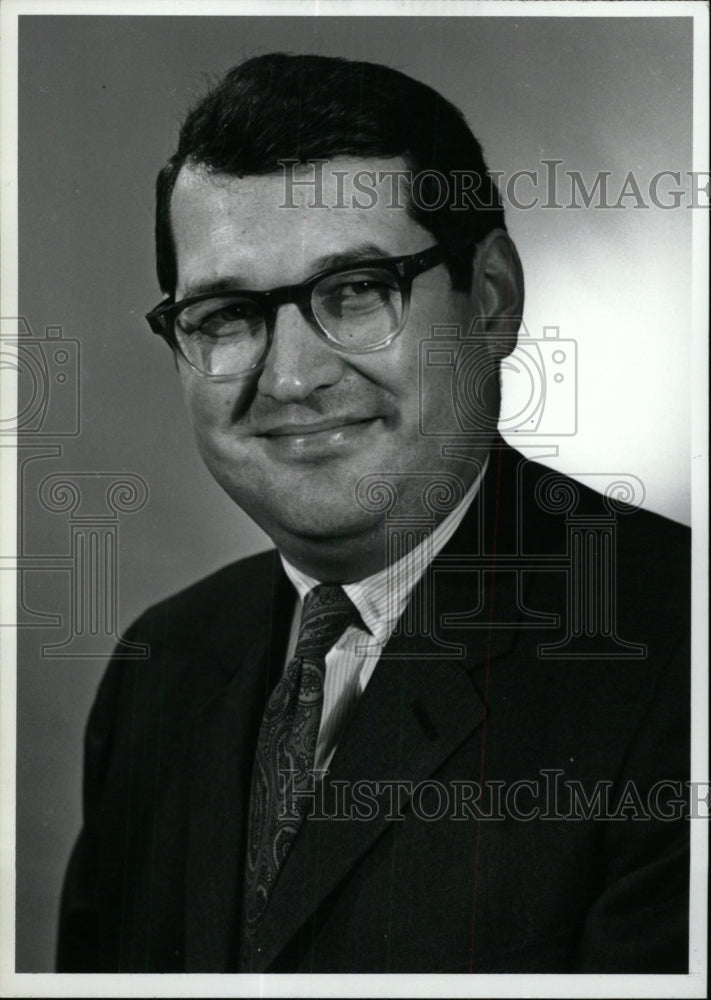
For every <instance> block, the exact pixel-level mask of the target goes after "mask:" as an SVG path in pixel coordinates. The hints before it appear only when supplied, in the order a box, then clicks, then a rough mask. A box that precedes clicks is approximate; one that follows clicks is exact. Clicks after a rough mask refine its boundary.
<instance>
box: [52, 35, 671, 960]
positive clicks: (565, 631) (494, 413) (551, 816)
mask: <svg viewBox="0 0 711 1000" xmlns="http://www.w3.org/2000/svg"><path fill="white" fill-rule="evenodd" d="M443 190H444V191H446V195H445V196H444V197H443V196H442V191H443ZM157 194H158V205H157V226H156V234H157V257H158V274H159V281H160V284H161V287H162V289H163V291H164V293H165V295H166V296H167V298H166V300H165V302H164V303H162V304H161V305H160V306H158V307H157V308H156V309H155V310H153V312H152V313H151V314H149V321H150V323H151V326H152V327H153V329H154V330H155V331H156V332H158V333H160V334H162V335H163V336H164V337H165V338H166V339H167V341H168V342H169V344H170V345H171V347H172V348H173V349H174V352H175V358H176V364H177V368H178V372H179V375H180V378H181V381H182V385H183V389H184V393H185V398H186V402H187V406H188V410H189V412H190V416H191V419H192V422H193V426H194V428H195V433H196V437H197V441H198V446H199V448H200V452H201V454H202V456H203V458H204V460H205V462H206V464H207V466H208V468H209V469H210V471H211V472H212V474H213V476H214V477H215V479H216V480H217V481H218V482H219V483H220V485H221V486H222V487H223V488H224V489H225V490H226V491H227V493H228V494H229V495H230V496H231V497H232V498H233V499H234V500H235V502H236V503H238V504H239V506H241V507H242V508H243V509H244V510H245V511H246V512H247V513H248V514H249V515H250V516H251V517H252V518H253V519H254V520H255V521H256V522H257V523H258V524H259V525H260V526H261V527H262V528H263V529H264V530H265V531H266V532H267V533H268V534H269V535H270V537H271V538H272V539H273V541H274V543H275V545H276V551H275V552H269V553H265V554H262V555H259V556H256V557H254V558H252V559H248V560H245V561H243V562H241V563H238V564H236V565H232V566H228V567H226V568H225V569H223V570H221V571H220V572H218V573H216V574H214V575H213V576H211V577H210V578H208V579H207V580H204V581H202V582H200V583H198V584H196V585H195V586H194V587H191V588H190V589H188V590H187V591H184V592H183V593H181V594H178V595H177V596H175V597H173V598H171V599H170V600H168V601H165V602H163V603H162V604H159V605H157V606H156V607H154V608H152V609H151V610H149V611H148V612H146V614H145V615H143V616H142V617H141V618H140V619H139V621H138V622H137V623H136V624H135V625H134V627H133V628H132V629H131V631H130V635H129V638H130V639H131V640H132V641H136V642H142V643H145V644H146V645H147V647H148V648H149V656H148V659H147V660H146V661H142V662H141V661H139V662H138V663H131V662H129V661H122V660H121V659H119V658H118V657H117V658H115V659H114V661H113V662H112V664H111V665H110V666H109V669H108V671H107V673H106V676H105V678H104V680H103V683H102V685H101V688H100V690H99V693H98V696H97V699H96V702H95V705H94V708H93V710H92V714H91V717H90V720H89V725H88V729H87V736H86V775H85V803H84V804H85V818H84V828H83V830H82V833H81V836H80V838H79V841H78V843H77V846H76V848H75V851H74V853H73V856H72V859H71V862H70V866H69V871H68V874H67V879H66V883H65V888H64V893H63V900H62V913H61V921H60V938H59V958H58V968H59V969H60V970H63V971H72V970H85V971H106V972H125V971H149V972H160V971H196V972H199V971H212V972H225V971H227V972H230V971H231V972H235V971H241V972H248V971H266V972H284V971H297V972H566V971H578V972H680V971H685V970H686V967H687V943H686V942H687V930H686V908H687V890H688V878H689V869H688V856H687V846H688V835H687V830H686V826H685V824H684V822H683V808H682V807H683V789H684V786H683V781H684V779H685V777H686V775H687V770H688V628H689V621H688V594H687V589H688V588H687V577H688V541H687V539H686V537H685V536H686V532H685V531H684V530H683V529H681V528H680V527H679V526H677V525H674V524H672V523H671V522H668V521H665V520H664V519H662V518H659V517H656V516H654V515H651V514H649V513H646V512H643V511H635V510H633V508H631V507H627V506H626V505H624V504H621V503H619V502H618V501H617V500H615V498H614V496H605V497H602V496H598V495H597V494H594V493H592V492H591V491H590V490H587V489H585V488H584V487H582V486H581V485H579V484H576V483H573V482H572V480H569V479H567V478H566V477H564V476H561V475H558V474H556V473H553V472H551V470H548V469H545V468H544V467H542V466H540V465H537V464H536V463H535V462H531V461H527V460H526V459H525V458H524V457H523V456H522V455H520V454H519V453H518V452H515V451H514V450H513V449H511V448H509V447H508V446H507V445H506V444H505V443H504V442H503V440H502V439H501V438H500V437H499V436H498V434H497V432H496V423H497V417H498V415H499V407H500V391H499V371H500V366H501V363H502V361H503V359H504V358H505V357H506V356H507V355H508V354H509V353H510V352H511V351H512V349H513V347H514V346H515V340H516V332H517V329H518V325H519V322H520V316H521V312H522V307H523V280H522V273H521V266H520V263H519V260H518V256H517V253H516V250H515V247H514V245H513V243H512V241H511V240H510V238H509V236H508V234H507V231H506V228H505V224H504V219H503V211H502V209H501V204H500V201H499V196H498V192H497V191H496V189H495V187H494V186H493V185H492V183H491V181H490V179H489V177H488V175H487V172H486V167H485V164H484V161H483V158H482V153H481V149H480V147H479V144H478V143H477V141H476V140H475V139H474V137H473V136H472V134H471V132H470V131H469V129H468V127H467V125H466V124H465V122H464V120H463V118H462V116H461V115H460V114H459V112H458V111H456V109H454V108H453V107H452V106H451V105H450V104H449V103H448V102H447V101H445V100H444V99H443V98H442V97H441V96H439V95H438V94H436V93H435V92H434V91H432V90H431V89H429V88H428V87H425V86H424V85H422V84H419V83H417V82H415V81H413V80H411V79H409V78H407V77H405V76H403V75H402V74H400V73H397V72H395V71H393V70H390V69H386V68H385V67H382V66H373V65H369V64H365V63H349V62H346V61H343V60H337V59H324V58H317V57H311V56H309V57H292V56H284V55H268V56H262V57H259V58H257V59H253V60H250V61H248V62H246V63H244V64H243V65H241V66H239V67H237V68H236V69H235V70H233V71H232V72H231V73H229V74H228V75H227V76H226V78H225V79H224V80H223V81H222V83H221V84H220V85H219V86H217V87H216V88H215V89H214V90H213V91H212V92H211V93H210V94H208V96H207V97H206V98H205V99H204V100H203V101H202V102H201V103H200V104H199V105H198V106H197V108H196V109H195V110H194V111H192V112H191V114H190V115H189V116H188V118H187V120H186V122H185V124H184V126H183V129H182V132H181V136H180V141H179V145H178V150H177V152H176V154H175V155H174V156H173V157H172V158H171V160H170V161H169V162H168V164H167V165H166V167H165V168H164V169H163V170H162V172H161V174H160V175H159V180H158V189H157ZM332 626H333V627H332Z"/></svg>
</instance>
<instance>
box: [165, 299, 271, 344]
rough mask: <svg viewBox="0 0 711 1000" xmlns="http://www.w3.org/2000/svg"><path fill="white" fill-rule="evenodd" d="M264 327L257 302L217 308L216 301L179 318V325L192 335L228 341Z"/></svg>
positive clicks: (199, 305)
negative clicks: (226, 339) (228, 338)
mask: <svg viewBox="0 0 711 1000" xmlns="http://www.w3.org/2000/svg"><path fill="white" fill-rule="evenodd" d="M261 324H262V313H261V310H260V308H259V306H258V305H257V304H256V303H255V302H247V301H242V302H227V303H225V304H224V305H220V306H219V307H217V308H215V304H214V303H213V302H209V303H199V304H198V306H197V307H194V308H192V309H190V308H189V309H186V310H185V313H183V314H181V316H179V317H178V325H179V326H180V328H181V329H182V330H183V332H184V333H186V334H188V335H189V336H195V335H196V334H200V335H201V336H203V337H213V338H224V337H236V336H250V335H253V334H254V333H256V332H257V331H258V330H259V329H260V328H261Z"/></svg>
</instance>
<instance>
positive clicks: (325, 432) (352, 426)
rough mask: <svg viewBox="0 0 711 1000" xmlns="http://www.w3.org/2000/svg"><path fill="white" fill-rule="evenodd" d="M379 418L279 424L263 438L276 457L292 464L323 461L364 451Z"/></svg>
mask: <svg viewBox="0 0 711 1000" xmlns="http://www.w3.org/2000/svg"><path fill="white" fill-rule="evenodd" d="M379 419H380V418H379V417H358V418H356V417H329V418H328V419H326V420H314V421H309V422H307V423H286V424H279V425H278V426H276V427H273V428H270V429H269V430H268V431H263V432H262V433H261V434H260V435H259V437H260V439H261V441H262V444H263V447H265V448H266V449H267V450H268V451H269V452H271V454H272V455H273V456H274V457H275V458H279V459H281V460H284V461H289V462H299V461H323V460H326V459H329V458H338V457H340V456H342V455H348V454H351V453H352V452H353V451H355V450H357V449H359V448H362V447H363V446H364V445H365V444H366V441H367V438H368V437H369V435H370V433H371V431H372V429H373V427H374V426H375V425H376V424H377V423H378V421H379Z"/></svg>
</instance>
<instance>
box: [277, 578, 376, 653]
mask: <svg viewBox="0 0 711 1000" xmlns="http://www.w3.org/2000/svg"><path fill="white" fill-rule="evenodd" d="M360 621H361V617H360V614H359V613H358V609H357V608H356V606H355V604H354V603H353V601H352V600H351V599H350V597H349V596H348V594H346V592H345V590H344V589H343V587H340V586H338V585H337V584H331V583H322V584H319V586H318V587H314V588H313V590H310V591H309V592H308V594H307V595H306V597H305V598H304V607H303V610H302V612H301V627H300V628H299V638H298V640H297V643H296V649H295V650H294V655H295V656H301V657H304V658H307V659H314V658H317V659H323V658H324V657H325V656H326V653H327V652H328V651H329V649H330V648H331V647H332V646H334V645H335V644H336V643H337V642H338V640H339V639H340V638H341V636H342V635H343V633H344V632H345V631H346V629H347V628H348V626H349V625H357V624H358V623H359V622H360Z"/></svg>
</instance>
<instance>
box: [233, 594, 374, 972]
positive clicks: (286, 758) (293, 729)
mask: <svg viewBox="0 0 711 1000" xmlns="http://www.w3.org/2000/svg"><path fill="white" fill-rule="evenodd" d="M360 620H361V619H360V615H359V614H358V611H357V609H356V607H355V605H354V604H353V602H352V601H351V600H350V598H349V597H348V595H347V594H346V593H345V591H344V590H343V588H342V587H339V586H336V585H334V584H321V585H320V586H318V587H314V589H313V590H311V591H309V593H308V594H307V595H306V597H305V598H304V606H303V610H302V614H301V626H300V629H299V638H298V641H297V643H296V649H295V651H294V657H293V659H292V660H291V661H290V662H289V664H288V665H287V668H286V671H285V672H284V675H283V677H282V678H281V680H280V681H279V683H278V684H277V685H276V687H275V688H274V690H273V692H272V694H271V696H270V698H269V701H268V703H267V707H266V709H265V712H264V717H263V719H262V725H261V728H260V730H259V738H258V741H257V752H256V755H255V760H254V770H253V772H252V787H251V794H250V806H249V831H248V839H247V865H246V872H245V897H244V910H243V918H244V919H243V942H242V955H241V968H242V971H249V969H250V968H251V967H252V946H253V939H254V932H255V930H256V927H257V925H258V923H259V920H260V918H261V916H262V914H263V913H264V910H265V909H266V906H267V902H268V900H269V895H270V893H271V891H272V889H273V887H274V884H275V882H276V880H277V877H278V875H279V872H280V871H281V868H282V865H283V863H284V859H285V858H286V856H287V854H288V853H289V849H290V847H291V844H292V842H293V840H294V838H295V836H296V833H297V831H298V829H299V826H300V825H301V822H302V819H303V814H304V812H305V811H306V809H307V803H308V794H307V795H306V796H305V795H299V794H298V793H300V792H306V793H308V792H309V791H311V790H313V788H314V775H313V764H314V752H315V749H316V739H317V737H318V731H319V726H320V723H321V710H322V707H323V683H324V674H325V669H326V663H325V657H326V654H327V653H328V651H329V650H330V649H331V648H332V647H333V646H334V645H335V643H336V642H337V641H338V639H339V638H340V637H341V636H342V635H343V633H344V632H345V630H346V629H347V628H348V626H349V625H355V624H357V623H358V622H360Z"/></svg>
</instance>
